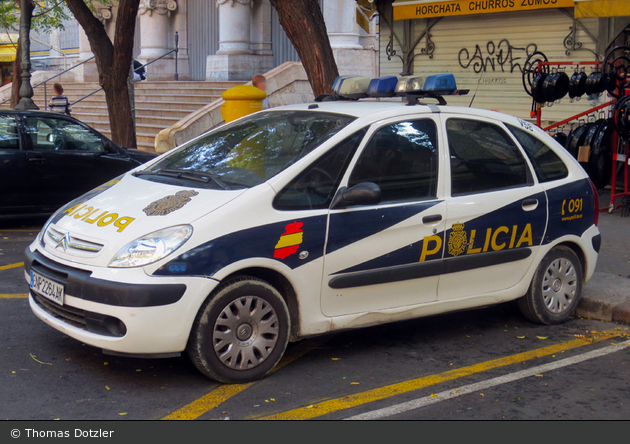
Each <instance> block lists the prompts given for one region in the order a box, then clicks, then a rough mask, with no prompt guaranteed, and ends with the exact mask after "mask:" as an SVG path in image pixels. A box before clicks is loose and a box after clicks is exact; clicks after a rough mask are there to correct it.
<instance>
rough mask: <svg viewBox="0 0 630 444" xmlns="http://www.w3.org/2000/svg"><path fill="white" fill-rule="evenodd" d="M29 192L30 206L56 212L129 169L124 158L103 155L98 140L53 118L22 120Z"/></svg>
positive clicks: (97, 136)
mask: <svg viewBox="0 0 630 444" xmlns="http://www.w3.org/2000/svg"><path fill="white" fill-rule="evenodd" d="M24 120H25V127H26V132H27V139H29V141H30V142H31V146H30V150H29V151H28V169H29V193H30V200H31V202H32V203H33V204H35V205H38V206H41V207H43V208H46V209H56V208H59V207H60V206H61V205H63V204H65V203H67V202H69V201H71V200H72V199H74V198H76V197H78V196H80V195H81V194H83V193H86V192H88V191H90V190H91V189H93V188H95V187H97V186H99V185H101V184H102V183H105V182H107V181H108V180H111V179H113V178H114V177H116V176H118V175H120V174H122V173H124V172H125V171H128V170H129V169H131V167H132V165H131V163H130V159H129V157H127V156H122V155H117V154H113V155H110V154H107V153H106V152H105V147H104V143H103V140H102V139H101V137H100V136H99V135H98V134H96V133H94V132H92V131H91V130H90V129H88V128H86V127H84V126H83V125H80V124H78V123H75V122H73V121H71V120H67V119H64V118H62V117H56V116H41V117H40V116H29V117H26V118H25V119H24Z"/></svg>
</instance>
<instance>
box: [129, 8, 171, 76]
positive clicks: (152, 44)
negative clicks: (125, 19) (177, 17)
mask: <svg viewBox="0 0 630 444" xmlns="http://www.w3.org/2000/svg"><path fill="white" fill-rule="evenodd" d="M176 10H177V2H176V1H175V0H140V6H139V8H138V16H139V17H140V55H139V56H138V60H139V61H140V62H141V63H143V64H144V63H147V62H150V61H151V60H154V59H157V58H158V57H160V56H163V55H164V54H166V53H167V52H168V51H170V50H171V49H174V48H171V45H170V41H171V40H173V37H172V35H171V34H173V35H174V32H173V31H171V29H170V28H171V26H170V19H171V15H172V14H173V13H174V12H175V11H176ZM174 59H175V56H174V54H171V55H168V56H167V57H165V58H164V59H161V60H160V61H158V62H155V63H153V64H152V65H150V66H149V67H147V79H149V80H173V75H174V72H175V61H174Z"/></svg>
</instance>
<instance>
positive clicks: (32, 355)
mask: <svg viewBox="0 0 630 444" xmlns="http://www.w3.org/2000/svg"><path fill="white" fill-rule="evenodd" d="M29 354H30V355H31V358H33V361H35V362H38V363H40V364H44V365H52V364H51V363H50V362H42V361H40V360H39V359H37V357H36V356H35V355H34V354H33V353H29Z"/></svg>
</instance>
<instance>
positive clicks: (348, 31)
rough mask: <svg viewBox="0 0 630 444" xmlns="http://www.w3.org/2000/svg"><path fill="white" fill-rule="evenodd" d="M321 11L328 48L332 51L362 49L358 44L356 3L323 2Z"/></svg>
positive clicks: (351, 1) (346, 0)
mask: <svg viewBox="0 0 630 444" xmlns="http://www.w3.org/2000/svg"><path fill="white" fill-rule="evenodd" d="M323 9H324V10H323V12H324V20H325V21H326V29H328V38H329V39H330V46H332V47H333V49H335V48H345V49H363V47H362V46H361V45H360V44H359V25H358V24H357V19H356V1H355V0H324V8H323Z"/></svg>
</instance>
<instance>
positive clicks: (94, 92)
mask: <svg viewBox="0 0 630 444" xmlns="http://www.w3.org/2000/svg"><path fill="white" fill-rule="evenodd" d="M172 53H175V75H174V76H173V77H174V80H175V81H179V72H178V69H177V65H178V55H179V32H177V31H175V49H171V50H170V51H168V52H166V53H164V54H162V55H161V56H160V57H157V58H155V59H153V60H151V61H150V62H149V63H145V64H144V65H141V66H138V67H137V68H134V70H133V71H134V72H136V71H138V70H139V69H142V68H144V67H146V66H149V65H150V64H152V63H155V62H157V61H158V60H161V59H163V58H164V57H166V56H167V55H170V54H172ZM94 58H95V56H92V57H90V58H89V59H85V60H83V61H82V62H80V63H77V64H76V65H74V66H72V67H70V68H68V69H65V70H63V71H61V72H60V73H58V74H55V75H54V76H52V77H49V78H48V79H46V80H44V81H43V82H40V83H38V84H37V85H35V86H33V89H35V88H37V87H38V86H41V85H44V106H45V107H46V106H48V94H47V90H46V85H47V84H48V82H50V81H51V80H52V79H56V78H57V77H59V76H61V75H63V74H65V73H67V72H68V71H72V70H73V69H74V68H76V67H78V66H81V65H83V64H84V63H87V62H89V61H91V60H93V59H94ZM102 90H103V87H100V88H98V89H96V90H94V91H92V92H91V93H89V94H86V95H85V96H83V97H81V98H80V99H79V100H77V101H75V102H72V103H71V104H70V106H72V105H74V104H76V103H79V102H81V101H82V100H85V99H87V98H88V97H91V96H93V95H94V94H96V93H97V92H99V91H102ZM10 100H11V98H10V97H9V98H8V99H6V100H4V101H2V102H0V105H4V104H5V103H7V102H8V101H10Z"/></svg>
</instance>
